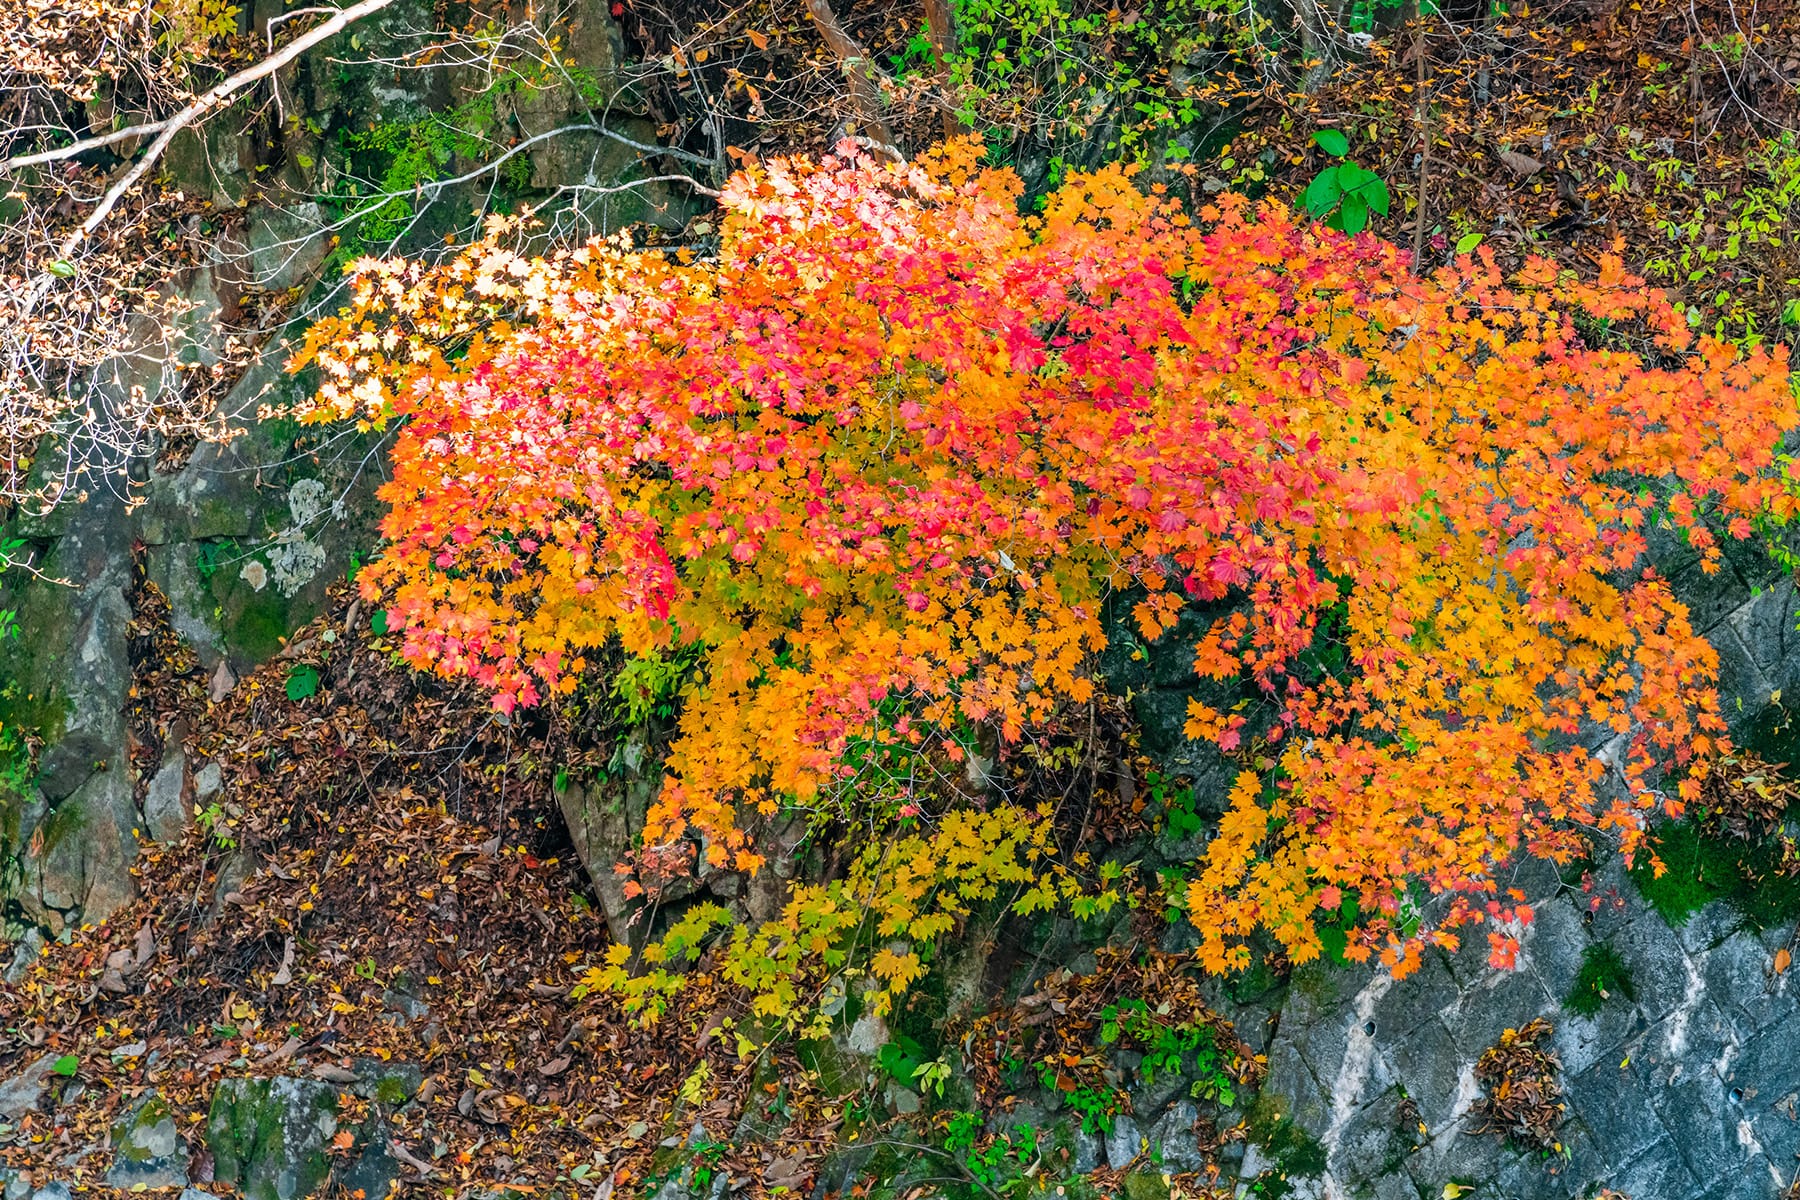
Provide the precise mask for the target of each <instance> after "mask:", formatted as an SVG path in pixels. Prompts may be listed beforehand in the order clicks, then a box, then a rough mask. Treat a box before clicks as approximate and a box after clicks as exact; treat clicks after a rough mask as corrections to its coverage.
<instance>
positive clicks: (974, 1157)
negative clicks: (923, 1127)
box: [944, 1112, 1041, 1195]
mask: <svg viewBox="0 0 1800 1200" xmlns="http://www.w3.org/2000/svg"><path fill="white" fill-rule="evenodd" d="M981 1131H982V1119H981V1114H980V1113H978V1112H959V1113H954V1114H952V1115H951V1117H950V1122H949V1125H948V1127H947V1128H946V1129H945V1131H944V1149H945V1150H946V1151H948V1152H949V1153H950V1154H951V1155H952V1156H953V1157H954V1158H955V1159H956V1161H957V1162H959V1163H961V1164H962V1167H963V1169H964V1170H965V1171H967V1172H968V1173H969V1177H970V1178H971V1179H973V1180H974V1181H975V1182H976V1184H977V1185H979V1186H980V1187H981V1188H982V1189H983V1191H984V1192H986V1193H988V1194H990V1195H991V1194H994V1193H999V1194H1001V1195H1011V1194H1018V1195H1025V1194H1028V1193H1029V1192H1030V1191H1031V1184H1032V1173H1033V1170H1032V1169H1033V1167H1035V1166H1036V1164H1037V1161H1038V1157H1039V1154H1040V1149H1041V1146H1040V1143H1041V1139H1040V1138H1039V1137H1038V1133H1037V1130H1035V1129H1033V1128H1032V1127H1031V1126H1029V1125H1014V1126H1013V1127H1012V1129H1011V1130H1010V1131H1009V1132H1007V1133H1002V1134H999V1135H997V1136H995V1137H993V1138H990V1139H986V1140H985V1144H983V1141H984V1139H983V1138H982V1133H981Z"/></svg>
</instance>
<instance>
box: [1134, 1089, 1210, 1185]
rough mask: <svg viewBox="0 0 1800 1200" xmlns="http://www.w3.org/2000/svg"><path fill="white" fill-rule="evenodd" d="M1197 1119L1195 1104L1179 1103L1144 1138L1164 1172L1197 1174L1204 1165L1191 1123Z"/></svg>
mask: <svg viewBox="0 0 1800 1200" xmlns="http://www.w3.org/2000/svg"><path fill="white" fill-rule="evenodd" d="M1199 1119H1200V1110H1199V1108H1197V1107H1196V1106H1195V1105H1194V1102H1193V1101H1191V1100H1180V1101H1177V1102H1176V1103H1175V1104H1173V1105H1171V1106H1170V1108H1169V1111H1168V1112H1165V1113H1164V1114H1163V1115H1162V1116H1161V1117H1159V1118H1157V1121H1156V1124H1154V1125H1152V1126H1151V1127H1150V1131H1149V1133H1148V1134H1147V1135H1146V1136H1147V1138H1148V1140H1149V1142H1150V1150H1151V1152H1152V1153H1153V1154H1155V1155H1156V1156H1157V1157H1158V1159H1160V1160H1161V1162H1162V1167H1163V1170H1165V1171H1171V1172H1174V1171H1198V1170H1200V1169H1201V1168H1203V1167H1205V1166H1206V1165H1207V1160H1206V1155H1204V1154H1202V1153H1201V1152H1200V1142H1199V1139H1198V1138H1196V1137H1195V1136H1194V1124H1195V1122H1197V1121H1199Z"/></svg>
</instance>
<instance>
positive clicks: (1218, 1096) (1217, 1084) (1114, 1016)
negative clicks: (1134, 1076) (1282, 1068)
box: [1100, 997, 1237, 1105]
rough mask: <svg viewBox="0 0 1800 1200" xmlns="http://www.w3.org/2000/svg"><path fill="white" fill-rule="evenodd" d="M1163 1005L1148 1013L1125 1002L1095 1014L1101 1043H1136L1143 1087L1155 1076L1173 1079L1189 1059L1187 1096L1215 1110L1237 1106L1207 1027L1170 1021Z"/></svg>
mask: <svg viewBox="0 0 1800 1200" xmlns="http://www.w3.org/2000/svg"><path fill="white" fill-rule="evenodd" d="M1167 1007H1168V1006H1167V1005H1161V1006H1158V1007H1157V1008H1155V1009H1152V1008H1151V1007H1150V1006H1149V1005H1148V1004H1147V1003H1146V1002H1145V1001H1143V1000H1140V999H1137V998H1135V997H1128V998H1126V999H1123V1000H1120V1001H1118V1002H1117V1003H1114V1004H1109V1005H1107V1006H1106V1007H1105V1008H1103V1009H1101V1010H1100V1042H1101V1044H1102V1045H1104V1046H1110V1045H1113V1044H1114V1043H1116V1042H1118V1041H1119V1040H1120V1039H1121V1038H1123V1039H1125V1040H1127V1041H1130V1042H1135V1043H1136V1044H1137V1046H1138V1047H1139V1049H1140V1050H1141V1051H1142V1053H1143V1055H1144V1059H1143V1063H1142V1065H1141V1066H1140V1067H1139V1070H1141V1071H1142V1072H1143V1075H1144V1082H1145V1083H1154V1082H1155V1081H1156V1077H1157V1076H1158V1075H1170V1074H1178V1073H1180V1072H1181V1070H1182V1065H1183V1062H1184V1060H1185V1059H1186V1058H1187V1057H1188V1056H1189V1055H1192V1056H1193V1058H1194V1075H1195V1082H1194V1085H1193V1089H1192V1094H1193V1095H1194V1096H1195V1097H1196V1098H1198V1099H1205V1100H1216V1101H1218V1102H1219V1103H1220V1104H1224V1105H1232V1104H1236V1103H1237V1084H1236V1081H1234V1080H1233V1079H1232V1078H1231V1076H1230V1075H1229V1074H1227V1073H1226V1070H1225V1056H1224V1055H1222V1054H1221V1053H1220V1051H1219V1047H1218V1042H1217V1036H1218V1035H1217V1034H1216V1032H1215V1031H1214V1029H1213V1027H1212V1026H1210V1025H1199V1024H1195V1023H1193V1022H1189V1021H1177V1020H1173V1019H1171V1018H1170V1015H1169V1013H1168V1012H1167V1011H1165V1010H1166V1008H1167Z"/></svg>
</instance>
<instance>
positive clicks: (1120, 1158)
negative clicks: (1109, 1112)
mask: <svg viewBox="0 0 1800 1200" xmlns="http://www.w3.org/2000/svg"><path fill="white" fill-rule="evenodd" d="M1143 1152H1144V1133H1143V1130H1141V1129H1139V1128H1138V1123H1137V1122H1136V1121H1134V1120H1133V1119H1132V1118H1130V1117H1127V1116H1117V1117H1114V1118H1113V1127H1112V1129H1111V1131H1110V1132H1108V1133H1107V1135H1106V1165H1107V1166H1109V1167H1111V1168H1112V1169H1113V1170H1115V1171H1123V1170H1124V1169H1125V1168H1126V1167H1129V1166H1130V1165H1131V1164H1132V1163H1133V1162H1135V1161H1137V1156H1138V1155H1140V1154H1142V1153H1143Z"/></svg>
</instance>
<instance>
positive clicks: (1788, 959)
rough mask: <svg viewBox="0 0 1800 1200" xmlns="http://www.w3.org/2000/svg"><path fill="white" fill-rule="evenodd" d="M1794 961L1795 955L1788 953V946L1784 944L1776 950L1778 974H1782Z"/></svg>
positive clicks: (1776, 971) (1776, 969)
mask: <svg viewBox="0 0 1800 1200" xmlns="http://www.w3.org/2000/svg"><path fill="white" fill-rule="evenodd" d="M1793 961H1794V956H1793V955H1792V954H1789V953H1788V948H1787V947H1786V946H1783V947H1782V948H1781V949H1779V950H1777V951H1776V952H1775V973H1776V974H1777V975H1779V974H1781V973H1782V972H1783V971H1785V970H1787V969H1788V967H1789V966H1790V965H1792V963H1793Z"/></svg>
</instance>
